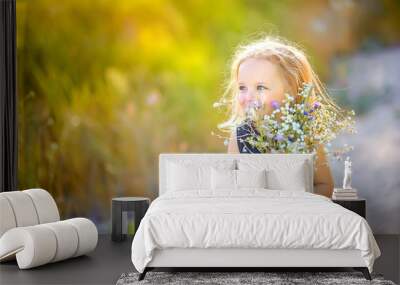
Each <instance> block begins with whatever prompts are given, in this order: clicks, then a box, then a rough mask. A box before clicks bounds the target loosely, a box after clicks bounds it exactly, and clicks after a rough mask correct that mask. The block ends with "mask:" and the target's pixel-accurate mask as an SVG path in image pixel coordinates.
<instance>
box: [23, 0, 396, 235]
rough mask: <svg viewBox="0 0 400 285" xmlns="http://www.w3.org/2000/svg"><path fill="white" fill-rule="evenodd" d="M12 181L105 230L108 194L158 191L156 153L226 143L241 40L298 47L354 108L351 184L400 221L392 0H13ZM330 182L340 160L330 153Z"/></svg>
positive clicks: (378, 216) (380, 214) (381, 222)
mask: <svg viewBox="0 0 400 285" xmlns="http://www.w3.org/2000/svg"><path fill="white" fill-rule="evenodd" d="M17 29H18V31H17V45H18V112H19V113H18V123H19V134H18V135H19V173H18V178H19V188H20V189H25V188H34V187H41V188H44V189H47V190H48V191H49V192H51V193H52V194H53V196H54V197H55V199H56V201H57V204H58V205H59V208H60V210H61V215H62V216H63V217H64V218H67V217H71V216H77V215H83V216H86V217H89V218H90V219H92V220H94V221H95V222H96V224H97V225H98V227H99V230H100V231H101V232H107V231H109V220H110V203H111V202H110V201H111V198H112V197H116V196H135V195H137V196H147V197H150V198H152V199H153V198H155V197H156V195H157V191H158V190H157V188H158V155H159V153H162V152H200V153H201V152H226V147H225V146H224V144H223V141H222V140H220V139H218V138H217V137H216V136H212V135H211V132H212V131H216V126H217V124H218V123H220V122H222V121H223V120H224V119H225V118H226V114H224V113H221V112H217V111H216V109H213V108H212V103H213V102H214V101H216V100H217V98H218V97H219V96H220V95H221V93H222V91H223V84H224V79H225V77H226V75H227V72H228V68H229V66H228V61H229V58H230V56H231V54H232V52H233V51H234V48H235V46H236V45H238V44H239V43H241V42H243V41H247V40H249V39H251V38H252V37H255V36H257V35H258V34H260V33H268V34H273V35H279V36H283V37H286V38H288V39H289V40H291V41H295V42H297V43H299V44H300V45H301V46H303V47H304V48H305V49H306V51H307V52H308V54H309V57H310V59H311V62H312V64H313V65H314V67H315V68H316V70H317V72H318V73H319V74H320V76H321V78H322V79H323V81H324V82H326V83H327V84H328V86H329V90H330V91H331V94H332V96H333V97H334V98H336V100H338V101H339V102H340V103H341V104H343V105H345V106H347V107H351V108H354V109H355V111H356V114H357V128H358V131H359V133H358V135H355V136H352V137H348V136H342V137H341V138H339V140H338V142H340V143H343V142H347V143H349V144H350V145H353V146H354V147H355V149H354V151H352V152H351V153H350V156H351V158H352V160H353V168H354V170H353V187H356V188H358V190H359V192H360V196H362V197H365V198H367V218H368V220H369V222H370V224H371V226H372V228H373V230H374V231H375V233H389V234H390V233H397V234H398V233H400V223H398V221H399V220H400V177H399V175H398V174H399V172H398V171H399V166H400V152H399V151H398V146H399V145H400V132H399V126H400V124H399V122H400V106H399V105H400V80H399V78H400V32H399V31H400V2H399V1H395V0H393V1H372V0H370V1H368V0H365V1H350V0H338V1H324V0H315V1H282V0H281V1H261V0H260V1H256V0H251V1H250V0H248V1H244V0H242V1H240V0H217V1H215V0H214V1H183V0H182V1H162V0H152V1H148V0H141V1H139V0H116V1H111V0H108V1H105V0H84V1H82V0H68V1H54V0H35V1H31V0H17ZM331 166H332V171H333V173H334V176H335V181H336V186H337V187H340V186H341V185H342V179H343V163H342V162H337V161H331Z"/></svg>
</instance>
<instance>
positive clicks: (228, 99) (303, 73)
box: [214, 36, 346, 132]
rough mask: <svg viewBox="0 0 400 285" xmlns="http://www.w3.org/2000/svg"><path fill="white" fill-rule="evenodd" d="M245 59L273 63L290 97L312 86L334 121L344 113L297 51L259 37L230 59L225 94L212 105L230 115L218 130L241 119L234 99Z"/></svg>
mask: <svg viewBox="0 0 400 285" xmlns="http://www.w3.org/2000/svg"><path fill="white" fill-rule="evenodd" d="M248 58H261V59H267V60H269V61H271V62H272V63H275V64H277V65H278V66H279V68H280V69H281V71H282V74H283V75H284V77H285V79H286V82H287V83H288V86H289V88H290V90H289V93H291V95H292V96H294V97H297V93H298V91H299V89H301V88H302V87H303V84H312V85H313V86H314V89H313V92H314V94H315V93H318V94H319V96H318V100H319V101H320V103H321V104H324V105H325V107H326V108H328V109H330V111H332V112H334V113H336V115H337V118H338V119H344V118H345V116H346V111H345V110H342V109H341V108H340V107H339V106H338V105H337V104H336V103H335V102H334V101H333V100H332V98H331V97H330V96H329V95H328V93H327V91H326V88H325V87H324V86H323V84H322V83H321V81H320V80H319V78H318V76H317V74H316V73H315V72H314V70H313V68H312V67H311V64H310V62H309V61H308V59H307V57H306V55H305V53H304V52H303V51H302V49H301V48H300V47H298V46H296V45H295V44H294V43H290V42H288V41H287V40H283V39H281V38H278V37H272V36H263V37H262V38H261V39H258V40H255V41H253V42H250V43H248V44H242V45H239V46H238V48H237V49H236V51H235V53H234V55H233V57H232V60H231V67H230V76H229V78H228V81H227V84H226V87H225V91H224V93H223V95H222V97H221V98H220V100H219V101H217V102H216V103H215V104H214V106H215V107H219V106H226V107H227V108H228V110H227V111H228V113H230V117H229V119H228V120H227V121H225V122H223V123H221V124H219V125H218V128H219V129H221V130H227V131H229V132H230V131H232V128H233V127H235V126H237V124H239V123H240V122H241V121H242V120H243V119H244V117H243V110H241V106H240V105H239V104H238V101H239V100H237V92H236V82H237V75H238V74H237V73H238V69H239V66H240V64H241V63H242V62H243V61H245V60H246V59H248Z"/></svg>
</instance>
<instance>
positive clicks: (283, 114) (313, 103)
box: [244, 84, 355, 160]
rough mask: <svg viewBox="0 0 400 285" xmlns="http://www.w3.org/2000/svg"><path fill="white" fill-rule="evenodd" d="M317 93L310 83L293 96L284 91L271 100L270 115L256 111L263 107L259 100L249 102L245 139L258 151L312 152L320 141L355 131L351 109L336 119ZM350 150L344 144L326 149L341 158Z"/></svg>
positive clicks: (245, 121)
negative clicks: (335, 148) (248, 129)
mask: <svg viewBox="0 0 400 285" xmlns="http://www.w3.org/2000/svg"><path fill="white" fill-rule="evenodd" d="M319 96H320V95H319V94H317V93H316V92H313V85H312V84H304V85H303V88H302V89H301V90H300V91H299V93H298V96H296V98H294V97H293V96H291V95H290V94H287V93H286V94H285V99H284V100H283V101H282V102H281V103H279V102H277V101H272V102H271V107H272V112H271V114H269V115H262V114H261V113H260V112H259V111H260V110H261V109H262V108H263V104H262V103H261V101H257V100H256V101H252V102H249V103H248V104H247V106H246V109H245V114H246V119H245V120H244V123H245V124H251V128H250V129H251V130H254V132H253V133H252V135H251V136H248V137H246V138H245V139H244V140H246V141H247V142H248V143H249V144H250V145H252V146H253V147H255V148H257V149H258V150H259V151H260V153H312V152H316V150H317V147H318V145H320V144H322V145H326V146H330V145H331V144H330V142H331V141H332V140H334V139H335V138H336V136H337V135H338V134H339V133H340V132H342V131H344V130H348V131H349V132H350V133H355V129H354V127H353V125H354V120H353V118H352V117H353V116H354V111H353V110H351V111H350V112H349V113H348V114H347V117H345V118H343V117H341V118H338V117H337V116H338V113H337V112H335V110H334V109H333V107H332V106H330V105H329V104H324V103H322V102H324V100H323V98H322V97H319ZM351 149H352V147H349V146H347V145H344V147H343V148H341V149H337V150H335V151H333V152H330V151H327V152H328V154H333V156H334V157H335V158H337V159H339V160H341V159H342V154H343V153H345V152H347V151H349V150H351ZM325 150H327V148H326V147H325Z"/></svg>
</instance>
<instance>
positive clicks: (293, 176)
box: [267, 162, 308, 192]
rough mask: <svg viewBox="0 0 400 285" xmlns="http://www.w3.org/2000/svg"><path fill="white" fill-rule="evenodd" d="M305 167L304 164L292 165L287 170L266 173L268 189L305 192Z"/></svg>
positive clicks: (273, 170) (272, 170)
mask: <svg viewBox="0 0 400 285" xmlns="http://www.w3.org/2000/svg"><path fill="white" fill-rule="evenodd" d="M306 170H307V165H306V163H305V162H301V163H297V164H294V165H293V168H290V169H287V170H284V171H282V170H279V169H271V170H269V171H268V174H267V176H268V188H269V189H272V190H293V191H304V192H306V191H307V184H308V183H307V171H306Z"/></svg>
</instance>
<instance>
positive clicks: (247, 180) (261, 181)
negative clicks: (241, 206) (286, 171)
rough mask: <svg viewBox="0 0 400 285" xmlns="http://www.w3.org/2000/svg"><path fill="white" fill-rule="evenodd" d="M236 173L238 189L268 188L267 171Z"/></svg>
mask: <svg viewBox="0 0 400 285" xmlns="http://www.w3.org/2000/svg"><path fill="white" fill-rule="evenodd" d="M235 172H236V183H237V189H240V188H267V186H268V185H267V171H266V170H265V169H262V170H241V169H238V170H236V171H235Z"/></svg>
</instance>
